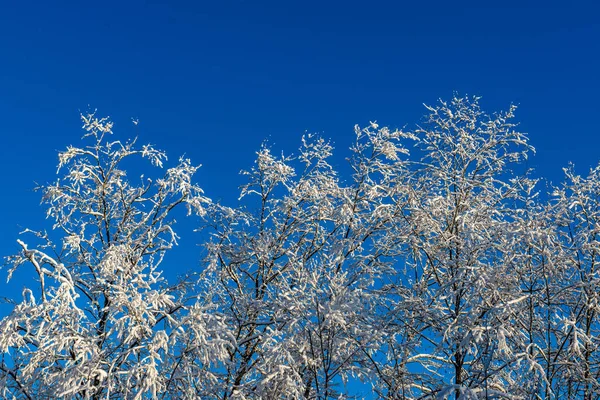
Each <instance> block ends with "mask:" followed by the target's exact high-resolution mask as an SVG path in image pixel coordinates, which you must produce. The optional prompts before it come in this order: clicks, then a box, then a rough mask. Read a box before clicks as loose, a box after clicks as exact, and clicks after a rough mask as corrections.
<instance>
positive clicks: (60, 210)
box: [0, 114, 231, 399]
mask: <svg viewBox="0 0 600 400" xmlns="http://www.w3.org/2000/svg"><path fill="white" fill-rule="evenodd" d="M82 120H83V128H84V130H85V132H86V134H85V136H84V139H85V140H86V141H88V142H90V144H89V145H87V146H85V147H82V148H78V147H69V148H68V149H67V150H66V151H64V152H62V153H60V154H59V161H60V162H59V172H62V178H61V179H59V180H57V181H56V183H54V184H51V185H48V186H46V187H44V188H42V190H43V201H44V203H45V204H46V205H47V207H48V217H49V218H50V219H51V220H52V221H53V222H54V225H53V232H52V234H46V233H45V232H31V231H27V233H32V234H33V239H35V240H34V241H35V243H36V244H35V245H31V244H29V240H28V241H27V242H26V241H25V239H23V240H19V241H18V242H19V244H20V246H21V248H22V250H21V252H20V253H19V254H18V255H16V256H14V257H12V258H11V259H10V262H11V263H12V269H11V270H10V273H12V272H13V271H14V269H16V268H25V267H26V266H27V267H29V268H31V271H32V272H33V273H34V274H35V277H36V280H37V284H36V286H31V287H30V288H28V289H26V290H24V292H23V300H22V301H21V302H20V303H18V304H17V305H16V306H15V308H14V310H13V312H12V313H11V314H10V315H9V316H7V317H5V318H3V319H2V320H1V321H0V351H1V352H2V353H3V359H2V362H1V364H0V371H1V373H0V388H1V389H0V391H1V392H2V396H3V398H12V397H15V398H27V399H46V398H48V399H51V398H52V399H54V398H92V399H100V398H102V399H107V398H145V397H149V396H152V397H156V396H158V395H159V394H161V395H162V393H165V392H166V391H173V390H176V389H178V390H180V391H181V393H182V394H185V395H186V396H187V397H188V398H195V393H196V392H195V391H194V392H193V393H192V394H191V395H188V394H190V390H189V387H190V386H191V387H194V385H198V387H199V388H202V387H205V386H210V384H211V382H212V380H213V373H212V372H211V369H210V368H209V366H211V365H215V364H218V362H219V360H221V359H223V357H224V356H225V354H226V349H227V348H228V347H230V346H231V342H230V341H229V340H228V338H226V337H221V336H222V334H223V333H226V332H227V330H226V329H224V328H223V321H222V319H221V318H220V317H219V315H217V314H215V313H214V312H213V309H212V307H211V304H210V296H207V295H204V296H203V297H202V298H198V299H190V298H188V286H189V285H190V284H191V283H193V282H180V283H178V284H176V285H169V284H168V283H167V282H166V281H165V280H164V279H163V278H162V277H161V275H162V273H161V270H160V267H159V266H160V263H161V261H162V259H163V257H164V255H165V253H166V252H167V251H168V250H169V249H170V248H172V246H173V245H175V244H176V242H177V235H176V233H175V231H174V230H173V222H174V220H173V218H172V215H171V214H172V211H173V210H174V209H175V208H176V207H180V206H182V207H187V210H188V213H189V214H191V213H193V214H198V215H203V214H204V213H205V212H206V211H205V207H206V205H207V204H209V201H208V199H207V198H205V197H204V196H203V194H202V190H201V189H200V188H199V187H198V186H197V185H195V184H194V183H193V182H192V176H193V175H194V173H195V172H196V169H197V167H195V166H193V165H192V164H190V161H189V160H187V159H181V160H179V163H178V165H176V166H174V167H172V168H169V169H167V170H166V171H165V172H164V175H163V176H162V177H160V178H158V179H150V178H146V179H144V178H143V177H140V178H139V179H138V180H137V181H138V182H137V183H135V182H134V181H135V179H133V178H131V177H128V176H127V175H126V172H125V171H124V170H123V169H122V168H121V166H122V165H123V163H124V162H127V161H129V159H131V158H134V157H136V156H137V157H142V158H144V159H147V160H148V161H149V162H150V163H151V165H153V166H156V167H162V165H163V162H165V161H166V156H165V154H164V153H163V152H161V151H159V150H156V149H155V148H153V147H152V146H149V145H147V146H142V147H141V148H136V146H135V141H132V142H127V143H121V142H119V141H111V140H110V135H111V133H112V131H111V129H112V123H111V122H110V121H109V120H107V119H98V118H97V117H95V116H94V115H93V114H92V115H86V116H82ZM63 171H64V172H63ZM30 236H31V235H30ZM209 339H210V340H209ZM188 358H192V359H193V360H194V364H195V365H196V366H197V367H196V368H195V369H194V370H193V371H192V372H194V374H190V373H189V372H190V371H181V368H182V367H180V364H181V363H179V360H182V359H188ZM186 368H187V366H186ZM182 375H184V378H181V376H182ZM182 379H183V380H184V381H185V382H181V380H182ZM184 386H185V387H186V389H182V388H183V387H184ZM199 390H202V389H199ZM174 393H177V391H175V392H174ZM177 397H179V396H177ZM181 397H185V396H181Z"/></svg>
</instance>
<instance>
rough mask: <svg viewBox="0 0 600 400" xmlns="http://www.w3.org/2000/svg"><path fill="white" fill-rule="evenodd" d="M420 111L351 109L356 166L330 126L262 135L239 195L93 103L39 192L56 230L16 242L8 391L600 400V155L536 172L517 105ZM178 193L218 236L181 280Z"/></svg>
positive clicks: (88, 395)
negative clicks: (340, 159)
mask: <svg viewBox="0 0 600 400" xmlns="http://www.w3.org/2000/svg"><path fill="white" fill-rule="evenodd" d="M426 111H427V115H426V117H425V119H424V122H423V123H421V124H420V125H419V126H418V127H416V128H414V129H411V130H395V129H391V128H388V127H383V126H379V125H378V124H377V123H375V122H371V123H369V124H367V125H366V126H356V127H355V132H354V133H355V140H354V143H353V145H352V146H351V148H350V149H349V151H348V152H347V153H344V156H345V157H346V158H347V160H348V164H349V166H350V170H351V174H350V175H348V176H344V175H343V174H342V173H341V172H339V171H337V170H336V169H335V168H334V167H333V163H332V162H331V159H332V157H333V154H334V148H333V146H332V144H331V143H330V142H329V141H327V140H326V139H325V138H323V137H320V136H319V135H309V134H307V135H304V136H303V137H302V138H301V146H300V148H299V149H298V151H297V152H296V153H295V154H294V155H290V156H283V155H282V156H277V155H276V154H277V152H276V151H274V150H272V149H271V148H270V147H269V146H267V145H264V146H262V147H261V148H260V149H259V150H258V152H257V153H256V159H255V162H254V165H252V166H251V168H250V169H248V170H247V171H245V172H243V174H244V175H245V178H246V184H244V185H243V186H242V187H241V190H240V202H239V203H237V204H233V205H226V204H221V203H220V202H215V201H212V200H211V198H210V196H209V195H207V194H205V192H204V191H203V190H202V188H201V187H200V186H198V184H197V183H196V181H195V178H194V174H195V173H196V171H197V169H198V167H197V166H196V165H195V164H194V163H192V161H190V160H188V159H186V158H180V159H179V160H178V162H176V163H174V164H172V163H170V162H168V161H167V157H166V154H165V153H164V152H162V151H161V150H158V149H157V148H155V147H154V146H151V145H138V143H137V140H130V141H122V140H119V139H116V138H114V137H113V133H112V130H113V125H112V123H111V121H110V120H109V119H108V118H99V117H97V116H96V115H95V114H89V115H83V116H82V121H83V129H84V136H83V138H82V143H81V144H79V145H78V146H69V147H67V149H66V150H64V151H63V152H61V153H60V154H59V164H58V172H57V173H58V178H57V180H56V182H54V183H52V184H48V185H46V186H44V187H42V188H41V193H42V197H43V203H44V205H45V207H46V209H47V216H48V220H49V221H51V226H49V227H48V228H49V232H46V231H44V230H42V231H34V230H26V231H25V232H24V234H23V235H22V237H21V238H20V239H18V244H19V246H20V252H19V253H18V254H16V255H14V256H11V257H9V258H8V259H7V264H6V265H7V268H6V269H5V271H7V273H8V277H9V279H10V277H11V275H12V273H13V272H14V271H15V270H16V269H25V268H26V269H27V271H29V272H28V273H29V274H31V280H30V282H28V285H27V288H26V289H25V290H24V291H23V295H22V298H20V299H15V306H14V309H13V310H12V312H11V313H10V314H9V315H6V316H4V317H3V318H2V319H1V320H0V352H1V353H2V358H1V360H0V396H1V397H2V398H7V399H9V398H15V399H54V398H68V399H122V398H125V399H129V398H132V399H146V398H147V399H197V398H206V399H223V400H225V399H319V400H326V399H344V398H350V397H351V396H352V395H357V394H356V391H355V390H354V391H353V390H352V389H351V388H352V386H353V382H359V381H360V382H362V385H361V386H360V387H361V388H367V389H362V390H368V393H366V392H365V393H361V394H359V395H358V397H359V398H363V397H365V398H381V399H445V398H449V399H450V398H451V399H484V398H485V399H503V398H515V399H541V398H543V399H573V398H581V399H598V398H600V383H599V382H600V319H599V315H598V314H599V313H600V301H599V295H600V289H599V283H600V272H598V266H597V264H596V261H597V260H598V261H600V257H599V253H600V242H599V240H598V239H599V238H598V234H599V233H600V167H599V168H595V169H592V170H591V171H589V174H588V175H587V176H580V175H577V174H576V172H575V170H574V168H573V167H572V166H571V167H567V168H565V169H564V180H563V182H562V183H561V184H560V185H558V186H552V185H545V184H543V185H542V184H541V183H540V180H539V179H538V178H535V177H534V176H533V175H532V174H531V172H530V171H528V170H527V168H526V167H525V163H524V162H525V160H527V158H528V157H529V156H531V155H532V154H533V152H534V148H533V147H532V146H531V145H530V143H529V141H528V137H527V135H526V134H525V133H522V132H520V131H519V127H518V124H517V123H516V122H515V116H514V114H515V111H516V107H515V106H511V107H509V108H508V109H507V110H506V111H502V112H497V113H492V114H490V113H486V112H484V111H482V110H481V108H480V104H479V98H477V97H459V96H456V97H454V98H453V99H452V100H450V101H440V102H439V103H438V104H436V105H434V106H426ZM335 151H336V156H337V154H338V153H337V150H335ZM132 162H133V163H135V165H136V167H137V166H138V165H139V166H140V167H139V168H146V169H147V170H149V171H150V170H151V171H153V172H152V173H150V174H148V177H145V176H143V177H141V178H140V177H133V176H131V175H129V174H127V172H126V171H125V169H124V165H125V164H127V165H131V164H130V163H132ZM157 173H159V175H158V176H159V177H156V178H155V177H154V176H155V175H156V174H157ZM180 208H181V209H184V210H185V212H186V213H187V215H188V217H190V218H196V219H195V220H194V221H195V223H196V224H197V226H198V228H199V229H202V231H203V232H204V233H206V235H205V236H203V237H205V238H206V240H204V241H203V242H202V243H200V244H201V246H202V247H203V249H204V251H203V258H202V259H201V260H200V264H199V265H200V266H199V267H196V266H195V265H197V264H198V263H197V261H198V260H191V261H190V267H189V269H190V272H189V273H187V274H185V275H182V276H181V277H180V278H179V279H178V280H177V281H168V280H167V279H165V278H164V277H163V268H165V269H166V268H168V264H169V257H168V253H169V251H170V250H171V249H172V248H173V247H174V246H175V245H176V244H177V239H178V236H177V233H176V226H175V219H174V217H173V215H174V213H175V212H177V211H176V210H177V209H180ZM50 228H51V229H50Z"/></svg>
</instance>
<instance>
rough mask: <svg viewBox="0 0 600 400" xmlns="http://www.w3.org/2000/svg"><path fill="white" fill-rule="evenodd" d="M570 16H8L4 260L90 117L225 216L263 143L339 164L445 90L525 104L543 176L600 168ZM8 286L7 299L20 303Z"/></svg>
mask: <svg viewBox="0 0 600 400" xmlns="http://www.w3.org/2000/svg"><path fill="white" fill-rule="evenodd" d="M523 3H525V4H523ZM566 4H567V3H566V2H561V3H552V2H539V3H533V2H521V1H514V2H512V1H502V2H482V1H478V2H449V1H444V2H441V1H439V2H438V1H427V2H416V1H414V2H400V1H399V2H392V1H388V2H377V1H372V2H366V1H365V2H352V1H344V2H324V1H321V2H317V1H311V0H308V1H302V2H288V1H273V2H250V1H235V2H234V1H221V2H217V1H211V2H204V1H197V2H184V1H179V2H175V1H173V2H158V1H153V2H139V1H127V2H71V3H69V2H61V1H56V2H45V1H44V2H42V1H21V2H11V3H9V2H5V3H4V4H3V5H2V10H1V12H0V42H1V43H2V46H1V47H0V120H1V121H2V124H1V125H0V139H1V141H2V142H1V143H2V146H0V171H2V173H1V175H2V179H3V182H2V193H1V194H2V196H0V221H2V222H1V226H2V229H0V255H1V256H4V255H9V254H12V253H14V252H15V251H17V250H18V247H17V244H16V242H15V239H16V238H17V233H18V232H19V231H20V230H21V229H22V228H23V227H30V228H48V223H47V222H46V221H44V215H45V214H44V210H43V209H42V208H41V207H39V194H38V193H34V192H33V191H32V188H33V187H34V186H35V183H34V182H38V183H45V182H51V181H53V180H54V179H55V175H54V174H55V171H56V167H55V166H56V163H57V151H58V150H60V149H64V148H65V147H66V146H67V145H68V144H77V143H78V142H79V138H80V136H81V131H80V129H79V127H80V122H79V120H78V114H79V112H80V111H85V110H87V109H89V108H90V107H91V108H97V109H98V113H99V114H100V115H110V116H112V117H113V120H114V121H115V123H116V125H115V134H116V135H117V138H121V139H126V138H128V137H132V136H135V135H139V136H140V141H141V142H151V143H154V144H156V145H157V146H158V147H159V148H163V149H165V150H166V151H167V152H168V154H169V155H170V156H171V159H172V160H176V159H177V157H178V156H179V155H180V154H182V153H185V154H186V155H187V156H188V157H190V158H191V159H192V160H193V161H194V162H196V163H201V164H203V168H202V169H201V171H200V174H199V177H198V178H199V182H200V184H201V185H202V186H203V187H204V188H205V190H206V193H207V195H208V196H210V197H212V198H214V199H222V200H223V201H225V202H226V203H230V204H233V203H234V201H235V198H236V194H237V189H236V187H237V186H239V185H240V184H241V183H242V182H243V178H241V177H240V176H239V175H238V172H239V170H240V169H244V168H249V167H250V166H251V164H252V160H253V157H254V151H256V150H257V149H258V148H259V146H260V143H261V142H262V141H263V140H264V139H265V138H268V139H269V141H270V142H271V143H272V144H274V147H275V149H277V150H284V151H286V152H288V153H289V152H292V151H293V150H294V149H295V148H296V147H297V145H298V144H299V140H300V136H301V135H302V134H303V133H304V132H305V131H309V132H318V133H322V134H323V135H324V136H325V137H329V138H331V139H332V140H333V142H334V143H335V145H336V148H337V149H338V150H337V151H338V154H339V156H340V157H339V158H338V160H339V163H343V162H344V161H343V157H344V156H345V153H344V151H345V149H346V148H347V147H348V145H349V144H350V142H351V140H352V137H353V131H352V128H353V126H354V124H355V123H358V124H363V125H364V124H366V123H368V121H370V120H377V121H379V122H380V123H381V124H384V125H390V126H393V127H402V126H405V125H406V126H408V127H411V126H413V124H415V123H417V122H419V119H420V117H421V115H422V114H423V113H424V109H423V107H422V103H434V102H435V101H436V99H438V98H439V97H442V98H449V97H450V96H452V93H453V91H458V92H459V93H460V94H476V95H481V96H483V100H482V102H483V106H484V107H485V108H486V109H487V110H490V111H494V110H499V109H504V108H506V107H507V106H508V105H509V104H510V103H511V102H512V103H516V104H518V105H519V110H518V113H517V116H518V120H519V121H520V122H521V129H522V130H524V131H526V132H529V134H530V138H531V143H532V144H533V145H534V146H535V147H536V148H537V150H538V155H537V156H535V157H534V158H533V160H532V161H531V164H530V166H532V167H534V168H536V170H537V174H538V175H540V176H546V177H549V178H551V179H552V180H554V181H557V180H560V178H561V168H562V167H563V166H566V164H567V162H568V161H573V162H575V164H576V166H577V169H578V171H580V172H581V173H585V172H586V170H587V169H588V168H589V167H590V166H595V165H596V164H597V163H598V161H599V159H600V153H599V152H598V145H599V144H600V136H599V134H600V130H599V128H598V118H597V116H598V110H599V109H600V97H599V96H598V93H599V92H600V82H599V78H598V74H599V72H600V45H599V43H600V25H599V23H598V15H600V6H597V5H594V4H593V2H588V3H581V2H574V3H569V5H566ZM132 117H134V118H138V119H139V120H140V124H139V126H138V128H139V130H135V129H134V127H133V125H132V124H131V118H132ZM193 242H194V239H193V237H191V236H187V237H186V236H184V239H183V240H182V248H184V247H185V246H190V245H193ZM186 248H187V247H186ZM182 251H183V250H182ZM186 251H189V250H186ZM196 251H197V250H193V251H192V252H196ZM193 254H196V253H193ZM194 257H195V256H189V254H188V256H187V257H186V259H188V260H191V261H190V262H192V263H196V262H197V260H196V259H195V258H194ZM1 274H2V276H1V278H0V293H3V294H14V293H19V292H20V291H21V287H22V284H23V283H22V282H20V281H19V280H17V281H16V282H15V283H13V284H11V285H10V286H7V285H5V284H4V282H5V274H4V273H3V272H2V273H1ZM3 310H6V308H1V307H0V313H2V312H3Z"/></svg>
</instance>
